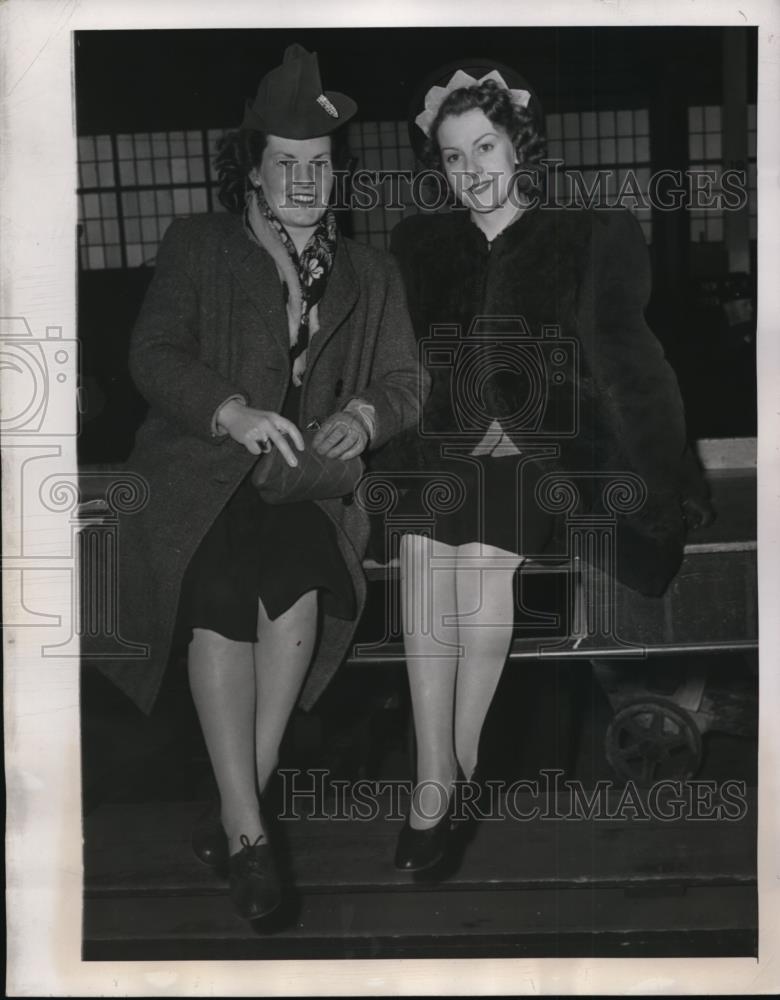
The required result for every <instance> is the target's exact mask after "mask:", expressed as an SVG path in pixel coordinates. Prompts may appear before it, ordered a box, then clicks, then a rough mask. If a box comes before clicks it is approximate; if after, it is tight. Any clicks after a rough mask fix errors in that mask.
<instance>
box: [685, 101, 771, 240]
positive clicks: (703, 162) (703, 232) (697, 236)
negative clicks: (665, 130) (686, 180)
mask: <svg viewBox="0 0 780 1000" xmlns="http://www.w3.org/2000/svg"><path fill="white" fill-rule="evenodd" d="M722 117H723V116H722V109H721V107H719V106H718V105H707V106H696V107H691V108H688V157H689V161H690V165H689V169H690V170H691V172H703V171H712V172H714V173H715V176H716V178H717V180H716V182H715V184H714V185H713V190H714V191H717V189H718V184H719V181H720V177H721V175H722V173H723V170H724V163H723V126H722ZM747 152H748V161H747V194H748V219H749V226H750V239H752V240H754V239H756V235H757V230H758V202H757V190H756V106H755V104H749V105H748V108H747ZM690 236H691V240H692V241H694V242H697V243H698V242H706V243H721V242H723V239H724V226H723V210H722V209H717V208H710V209H691V212H690Z"/></svg>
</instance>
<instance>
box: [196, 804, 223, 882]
mask: <svg viewBox="0 0 780 1000" xmlns="http://www.w3.org/2000/svg"><path fill="white" fill-rule="evenodd" d="M191 843H192V851H193V853H194V855H195V857H196V858H197V859H198V861H200V862H201V863H202V864H204V865H208V866H209V868H224V867H225V865H226V864H227V860H228V842H227V837H226V836H225V831H224V830H223V828H222V820H221V819H220V815H219V801H216V802H212V803H210V804H209V806H208V808H207V809H206V811H205V812H204V813H203V815H202V816H201V817H200V818H199V819H198V821H197V822H196V823H195V826H194V827H193V830H192V839H191Z"/></svg>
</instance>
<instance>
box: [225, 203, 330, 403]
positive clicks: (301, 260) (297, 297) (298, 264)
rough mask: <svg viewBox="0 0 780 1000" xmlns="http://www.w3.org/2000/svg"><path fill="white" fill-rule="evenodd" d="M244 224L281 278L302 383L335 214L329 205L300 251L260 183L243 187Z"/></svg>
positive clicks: (295, 371)
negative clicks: (245, 194)
mask: <svg viewBox="0 0 780 1000" xmlns="http://www.w3.org/2000/svg"><path fill="white" fill-rule="evenodd" d="M244 226H245V228H246V230H247V232H248V234H249V236H250V238H253V239H254V240H255V241H256V242H257V243H259V244H260V245H261V246H262V247H263V248H264V249H265V250H267V251H268V253H270V254H271V256H272V257H273V259H274V261H275V263H276V266H277V268H278V269H279V273H280V276H281V279H282V287H283V289H284V291H285V306H286V308H287V325H288V329H289V334H290V360H291V362H292V366H293V374H292V378H293V383H294V384H295V385H296V386H299V385H301V383H302V382H303V376H304V373H305V371H306V352H307V349H308V347H309V341H310V339H311V338H312V337H313V336H314V334H315V333H316V332H317V330H319V319H318V315H317V304H318V303H319V301H320V299H321V298H322V296H323V294H324V292H325V287H326V285H327V283H328V278H329V277H330V272H331V270H332V268H333V261H334V258H335V256H336V237H337V230H336V217H335V215H334V213H333V211H332V210H331V209H326V211H325V214H324V215H323V216H322V218H321V219H320V221H319V222H318V223H317V228H316V229H315V230H314V232H313V233H312V235H311V236H310V237H309V240H308V242H307V243H306V246H305V247H304V248H303V252H302V253H301V254H300V255H299V254H298V252H297V251H296V249H295V246H294V245H293V242H292V240H291V239H290V234H289V233H288V232H287V230H286V229H285V228H284V226H283V225H282V223H281V222H280V221H279V219H277V217H276V216H275V215H274V213H273V212H272V211H271V208H270V206H269V205H268V202H267V201H266V198H265V195H264V194H263V191H262V189H261V188H259V187H257V188H253V189H251V190H250V191H248V192H247V198H246V207H245V210H244Z"/></svg>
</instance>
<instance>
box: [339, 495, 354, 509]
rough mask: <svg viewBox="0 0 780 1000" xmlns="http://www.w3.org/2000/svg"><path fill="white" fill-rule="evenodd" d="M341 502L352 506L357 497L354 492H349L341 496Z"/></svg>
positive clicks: (346, 505)
mask: <svg viewBox="0 0 780 1000" xmlns="http://www.w3.org/2000/svg"><path fill="white" fill-rule="evenodd" d="M341 502H342V503H343V504H344V506H345V507H351V506H352V504H353V503H354V502H355V497H354V495H353V494H352V493H348V494H347V496H345V497H342V498H341Z"/></svg>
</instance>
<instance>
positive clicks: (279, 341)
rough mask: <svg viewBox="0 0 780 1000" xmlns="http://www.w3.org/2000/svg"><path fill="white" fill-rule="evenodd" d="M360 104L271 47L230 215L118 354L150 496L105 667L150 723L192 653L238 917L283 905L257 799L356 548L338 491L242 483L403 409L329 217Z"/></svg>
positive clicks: (392, 425)
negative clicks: (264, 459) (324, 493)
mask: <svg viewBox="0 0 780 1000" xmlns="http://www.w3.org/2000/svg"><path fill="white" fill-rule="evenodd" d="M355 110H356V108H355V105H354V103H353V102H352V101H351V100H350V99H349V98H347V97H345V96H344V95H341V94H336V93H324V92H323V90H322V86H321V83H320V80H319V70H318V66H317V60H316V54H309V53H307V52H305V50H303V49H301V48H300V47H299V46H292V47H291V48H290V49H288V50H287V52H286V54H285V60H284V63H283V65H282V66H280V67H278V68H277V69H276V70H273V71H272V72H271V73H269V74H268V75H267V76H266V77H265V79H264V80H263V81H262V82H261V84H260V88H259V90H258V95H257V99H256V100H255V102H254V104H253V105H252V106H251V107H250V106H248V107H247V111H246V117H245V119H244V123H243V125H242V129H241V131H240V132H239V133H238V134H237V135H235V136H233V137H232V139H231V141H230V142H229V143H228V144H227V145H226V146H224V147H223V149H222V154H221V157H220V159H219V160H218V166H219V169H220V179H221V192H220V194H221V197H222V199H223V201H224V202H225V204H226V205H227V207H229V208H231V209H234V210H237V211H236V212H235V214H216V215H210V216H200V217H193V218H190V219H186V220H181V221H177V222H174V223H173V225H172V226H171V228H170V229H169V231H168V233H167V235H166V237H165V239H164V241H163V244H162V246H161V248H160V251H159V255H158V259H157V267H156V273H155V277H154V281H153V283H152V286H151V288H150V290H149V293H148V295H147V297H146V300H145V302H144V305H143V308H142V311H141V315H140V318H139V320H138V324H137V327H136V329H135V331H134V336H133V341H132V347H131V357H130V364H131V371H132V374H133V377H134V379H135V381H136V383H137V385H138V386H139V388H140V390H141V392H142V393H143V395H144V396H145V397H146V399H147V400H148V401H149V403H150V410H149V415H148V417H147V419H146V421H145V423H144V425H143V426H142V427H141V429H140V430H139V432H138V435H137V439H136V445H135V450H134V452H133V455H132V457H131V459H130V462H129V466H130V468H131V469H132V470H133V471H134V472H136V473H138V474H140V475H141V476H142V477H144V479H145V480H146V483H147V484H148V489H149V502H148V504H147V506H146V507H145V509H143V510H142V511H141V512H139V513H137V514H134V515H132V516H128V517H126V518H125V519H124V523H123V524H122V526H121V533H120V544H121V556H120V562H121V566H122V572H121V578H120V594H119V602H120V604H119V617H120V634H121V635H122V638H123V639H125V640H129V641H135V642H139V641H140V642H143V643H146V644H147V646H148V651H149V655H148V658H146V659H144V660H142V661H132V660H129V661H124V662H114V663H109V664H103V665H102V669H103V670H104V671H105V672H106V673H107V674H108V675H109V676H110V677H111V678H112V679H113V680H114V681H115V682H116V683H117V684H118V685H119V686H120V687H121V688H122V689H123V690H124V691H125V692H126V693H127V694H128V695H129V696H130V697H131V698H133V700H134V701H135V702H136V703H137V704H138V705H139V706H140V707H141V708H142V709H143V710H145V711H149V710H151V708H152V706H153V704H154V701H155V698H156V696H157V693H158V690H159V687H160V683H161V680H162V677H163V673H164V671H165V668H166V664H167V662H168V658H169V654H170V651H171V647H172V643H173V641H174V639H175V638H176V637H177V636H180V635H185V636H188V637H190V638H191V641H190V643H189V654H188V663H189V676H190V686H191V690H192V694H193V699H194V701H195V705H196V708H197V710H198V715H199V718H200V721H201V726H202V729H203V732H204V736H205V740H206V744H207V747H208V750H209V755H210V757H211V761H212V764H213V767H214V772H215V776H216V779H217V784H218V786H219V790H220V800H221V824H222V828H223V829H224V835H223V836H224V837H225V838H226V846H227V856H228V857H229V874H230V885H231V895H232V898H233V901H234V904H235V906H236V908H237V910H238V912H239V913H240V914H242V915H243V916H245V917H247V918H249V919H253V918H255V917H259V916H263V915H264V914H266V913H268V912H270V911H271V910H273V909H275V908H276V906H278V904H279V902H280V899H281V890H280V884H279V879H278V875H277V872H276V869H275V866H274V862H273V856H272V854H271V851H270V847H269V845H268V841H267V837H266V829H265V827H264V822H263V818H262V814H261V800H260V796H261V795H262V792H263V789H264V787H265V784H266V782H267V781H268V779H269V777H270V775H271V773H272V772H273V769H274V768H275V766H276V762H277V755H278V750H279V744H280V741H281V738H282V735H283V733H284V731H285V728H286V725H287V722H288V719H289V716H290V713H291V711H292V709H293V707H294V705H295V703H296V701H297V700H298V699H299V697H300V700H301V702H302V704H303V705H304V707H308V706H310V705H311V704H312V703H313V702H314V701H315V700H316V698H317V697H318V695H319V694H320V693H321V692H322V690H323V689H324V687H325V686H326V684H327V683H328V680H329V679H330V677H331V676H332V674H333V672H334V671H335V670H336V668H337V667H338V665H339V663H340V661H341V660H342V658H343V656H344V654H345V652H346V651H347V648H348V644H349V642H350V639H351V637H352V634H353V631H354V628H355V624H356V622H357V620H358V619H359V616H360V613H361V610H362V608H363V604H364V599H365V581H364V577H363V573H362V569H361V560H362V556H363V553H364V550H365V547H366V543H367V537H368V528H367V519H366V516H365V514H364V513H363V511H362V510H360V509H359V507H358V505H357V504H355V503H353V502H351V498H343V499H342V498H336V499H330V500H324V501H318V502H317V503H314V502H307V503H299V504H287V505H281V506H278V507H273V508H271V507H269V506H268V505H265V504H263V503H262V502H261V501H260V499H259V497H258V496H257V494H256V493H255V491H254V490H253V489H252V487H251V484H250V483H249V482H248V476H249V473H250V472H251V470H252V467H253V466H254V464H255V463H256V461H257V459H258V455H260V454H261V453H262V452H264V451H267V450H269V449H270V448H278V449H279V451H280V452H281V454H282V456H283V458H284V459H285V460H286V461H287V462H288V464H291V465H292V464H294V463H295V462H296V461H297V460H296V457H295V456H296V455H297V454H298V452H299V449H300V448H301V447H302V438H301V434H300V429H303V428H305V427H307V426H309V425H310V424H312V423H314V422H316V423H318V424H319V425H320V430H319V432H318V435H317V437H316V438H315V441H314V447H315V448H316V449H317V450H318V451H320V452H321V453H322V454H326V455H329V456H331V457H340V458H343V459H347V458H350V457H352V456H354V455H358V454H360V453H361V452H362V451H363V450H364V449H366V448H369V447H370V448H376V447H379V446H380V445H382V444H383V443H385V442H386V441H387V440H388V439H389V438H390V437H391V436H392V435H393V434H395V433H397V432H399V431H400V430H402V429H403V428H404V427H407V426H409V425H411V424H412V423H414V422H415V420H416V417H417V413H418V398H419V390H420V385H419V384H418V382H419V374H418V369H417V363H416V347H415V340H414V335H413V332H412V329H411V324H410V320H409V318H408V315H407V312H406V308H405V300H404V293H403V290H402V285H401V281H400V276H399V275H398V273H397V270H396V267H395V265H394V264H393V263H392V261H391V258H389V257H388V256H386V255H385V254H384V253H381V252H379V251H376V250H373V249H371V248H369V247H366V246H361V245H358V244H356V243H353V242H352V241H350V240H347V239H344V238H343V237H341V236H340V235H338V234H337V232H336V230H335V225H334V222H333V213H332V212H331V211H330V210H328V209H327V205H328V200H329V197H330V194H331V190H332V186H333V171H332V144H331V138H332V136H331V133H332V132H333V131H334V129H335V128H336V126H338V125H341V124H343V122H345V121H346V120H347V119H348V118H349V117H351V115H352V114H354V112H355ZM318 618H319V619H320V621H321V625H320V628H319V634H318V628H317V623H318ZM301 690H302V695H301ZM223 843H225V841H224V840H223ZM204 853H208V854H209V857H210V858H211V859H212V860H217V855H218V854H219V851H218V850H217V849H216V848H214V849H211V848H209V850H208V852H204Z"/></svg>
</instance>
